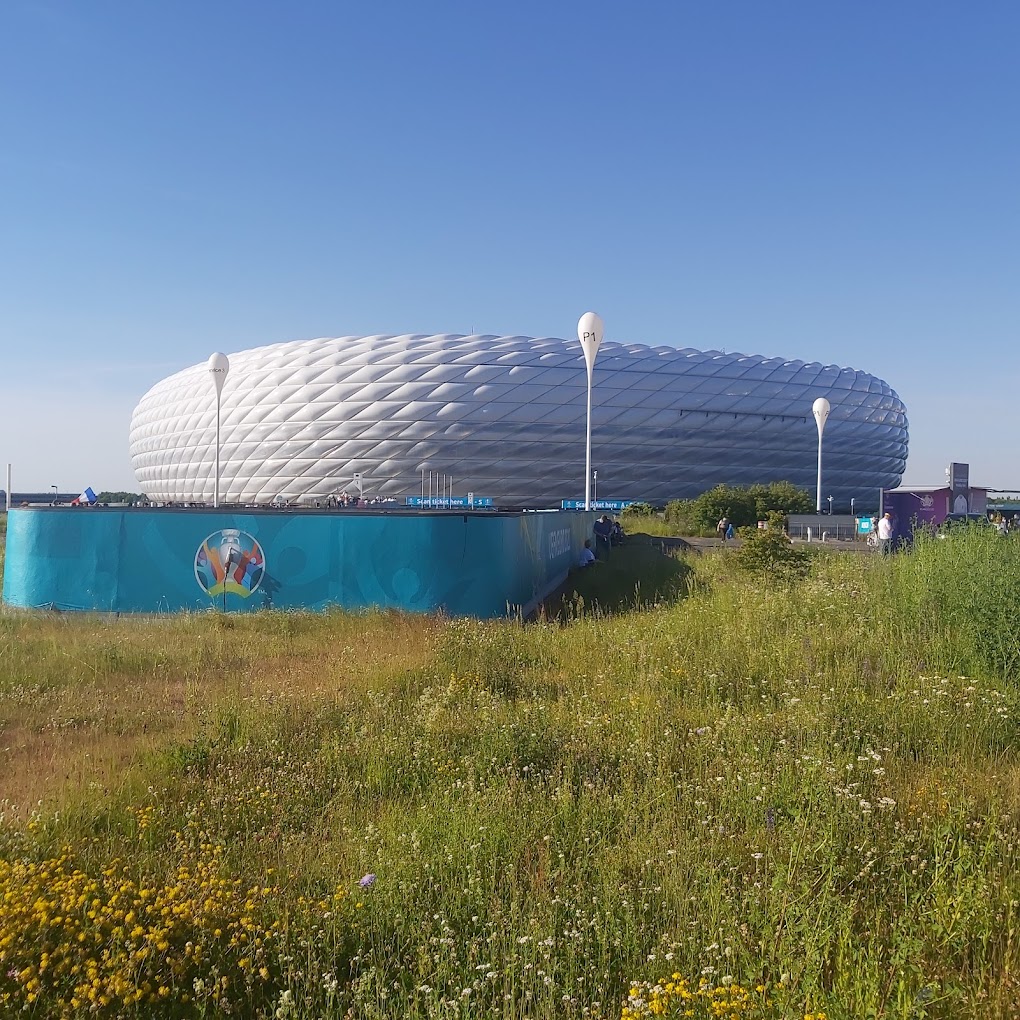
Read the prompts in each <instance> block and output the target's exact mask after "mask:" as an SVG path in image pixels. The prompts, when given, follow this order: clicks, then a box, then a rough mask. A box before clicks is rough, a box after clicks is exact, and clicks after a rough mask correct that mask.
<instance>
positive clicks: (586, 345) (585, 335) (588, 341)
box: [577, 312, 604, 510]
mask: <svg viewBox="0 0 1020 1020" xmlns="http://www.w3.org/2000/svg"><path fill="white" fill-rule="evenodd" d="M603 329H604V327H603V325H602V320H601V319H600V318H599V317H598V316H597V315H596V314H595V313H594V312H585V313H584V315H582V316H581V318H580V319H578V320H577V339H578V340H580V341H581V350H582V351H584V366H585V368H586V369H587V370H588V416H587V419H586V420H587V427H586V429H585V445H584V508H585V510H590V509H591V373H592V370H593V369H594V368H595V356H596V355H597V354H598V352H599V347H600V346H601V345H602V332H603Z"/></svg>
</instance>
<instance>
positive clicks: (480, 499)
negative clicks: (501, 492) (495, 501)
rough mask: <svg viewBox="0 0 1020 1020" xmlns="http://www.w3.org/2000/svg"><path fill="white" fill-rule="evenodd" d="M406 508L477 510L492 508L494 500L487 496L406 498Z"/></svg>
mask: <svg viewBox="0 0 1020 1020" xmlns="http://www.w3.org/2000/svg"><path fill="white" fill-rule="evenodd" d="M404 506H420V507H424V508H425V509H427V510H476V509H478V507H482V508H485V507H491V506H492V500H491V499H490V498H489V497H487V496H472V497H471V498H470V499H468V497H467V496H431V497H430V496H424V497H422V496H405V497H404Z"/></svg>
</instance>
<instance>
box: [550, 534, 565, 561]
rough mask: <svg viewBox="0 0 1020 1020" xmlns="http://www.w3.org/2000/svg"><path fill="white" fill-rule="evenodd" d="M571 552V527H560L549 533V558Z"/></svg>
mask: <svg viewBox="0 0 1020 1020" xmlns="http://www.w3.org/2000/svg"><path fill="white" fill-rule="evenodd" d="M568 552H570V529H569V528H559V529H557V530H556V531H553V532H550V534H549V557H548V558H549V559H551V560H554V559H556V557H557V556H563V555H564V554H565V553H568Z"/></svg>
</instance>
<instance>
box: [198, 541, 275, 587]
mask: <svg viewBox="0 0 1020 1020" xmlns="http://www.w3.org/2000/svg"><path fill="white" fill-rule="evenodd" d="M265 570H266V557H265V554H264V553H263V552H262V546H260V545H259V544H258V542H257V541H256V540H255V539H254V538H253V537H252V536H251V535H249V534H248V533H247V532H246V531H238V530H237V529H236V528H224V529H223V531H214V532H213V533H212V534H211V535H210V536H209V537H208V538H207V539H206V540H205V541H204V542H203V543H202V544H201V545H200V546H199V547H198V552H196V553H195V580H196V581H198V583H199V586H200V587H201V588H202V590H203V591H204V592H205V593H206V594H207V595H209V596H210V597H211V598H215V597H216V596H217V595H225V594H227V593H228V592H229V593H230V594H231V595H240V596H241V598H243V599H246V598H248V596H249V595H251V594H252V592H254V591H256V590H257V589H258V586H259V585H260V584H261V583H262V578H263V575H264V574H265Z"/></svg>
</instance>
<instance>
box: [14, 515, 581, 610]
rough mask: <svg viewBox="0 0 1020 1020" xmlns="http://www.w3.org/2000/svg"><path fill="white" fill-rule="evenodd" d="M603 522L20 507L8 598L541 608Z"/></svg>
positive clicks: (27, 601)
mask: <svg viewBox="0 0 1020 1020" xmlns="http://www.w3.org/2000/svg"><path fill="white" fill-rule="evenodd" d="M593 521H594V514H592V513H565V512H557V511H553V512H548V513H519V514H502V513H474V514H472V513H463V514H461V513H408V514H404V513H393V512H390V513H376V514H370V513H358V512H351V511H346V512H342V513H338V514H315V513H287V512H273V511H249V512H247V513H245V512H232V511H216V510H170V509H159V510H113V509H96V508H92V509H75V508H70V507H67V508H60V507H54V508H29V509H18V510H12V511H11V512H10V514H9V515H8V523H7V553H6V564H5V567H4V586H3V598H4V601H5V602H7V603H8V604H10V605H12V606H19V607H22V608H44V607H52V608H57V609H63V610H75V609H77V610H95V611H100V612H115V613H133V612H140V613H159V612H164V613H166V612H170V613H173V612H180V611H182V610H202V609H208V608H210V607H211V606H213V607H216V608H220V609H224V610H227V611H231V612H237V611H250V610H255V609H269V608H273V609H297V608H301V609H325V608H326V607H328V606H342V607H344V608H347V609H361V608H365V607H368V606H380V607H386V608H395V609H404V610H409V611H412V612H432V611H435V610H439V609H443V610H445V611H446V612H449V613H452V614H454V615H470V616H481V617H491V616H502V615H504V614H505V613H506V612H507V611H508V610H507V607H508V604H509V606H510V607H512V608H514V609H516V608H518V607H521V608H523V610H524V611H525V612H529V611H530V610H531V609H532V608H533V606H534V604H535V603H536V602H537V601H538V600H540V599H541V598H544V597H545V595H547V594H548V593H549V592H550V591H552V590H553V589H554V588H555V587H556V586H557V585H558V584H559V583H560V581H561V580H562V579H563V578H564V577H565V575H566V573H567V571H568V570H569V568H570V567H571V566H573V565H574V564H575V563H576V562H577V560H578V557H579V556H580V550H581V547H582V546H583V545H584V540H585V538H587V537H588V536H589V535H590V534H591V526H592V523H593Z"/></svg>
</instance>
